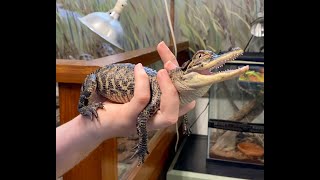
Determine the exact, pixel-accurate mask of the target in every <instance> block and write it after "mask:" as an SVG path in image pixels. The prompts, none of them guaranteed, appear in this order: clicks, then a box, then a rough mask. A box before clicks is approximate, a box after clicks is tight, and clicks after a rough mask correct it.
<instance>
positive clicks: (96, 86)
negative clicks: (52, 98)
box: [78, 48, 248, 165]
mask: <svg viewBox="0 0 320 180" xmlns="http://www.w3.org/2000/svg"><path fill="white" fill-rule="evenodd" d="M242 52H243V51H242V50H241V49H239V48H235V49H233V50H232V51H230V52H228V53H226V54H224V55H216V54H215V53H213V52H211V51H205V50H200V51H198V52H197V53H196V54H195V55H194V56H193V57H192V59H191V60H189V61H188V62H186V63H185V64H184V65H183V67H181V68H180V67H179V68H177V69H174V70H171V71H170V72H169V76H170V78H171V80H172V82H173V84H174V85H175V87H176V89H177V91H178V92H179V96H180V104H181V105H185V104H187V103H190V102H191V101H193V100H195V99H197V98H198V97H201V96H203V95H204V94H205V93H206V92H207V91H208V89H209V88H210V86H211V85H212V84H213V83H217V82H221V81H224V80H227V79H231V78H233V77H236V76H239V75H241V74H242V73H244V72H245V71H246V70H248V67H243V68H240V69H237V70H233V71H230V72H221V73H210V71H211V70H212V69H214V68H218V67H220V66H222V65H223V64H224V63H225V62H226V61H230V60H233V59H235V58H236V57H238V56H239V55H241V54H242ZM134 66H135V65H133V64H129V63H123V64H122V63H119V64H111V65H107V66H105V67H101V68H99V69H97V70H96V71H94V72H92V73H91V74H89V75H88V76H87V77H86V79H85V81H84V83H83V85H82V88H81V94H80V99H79V105H78V110H79V112H80V114H82V115H83V116H86V117H88V118H90V119H91V120H93V118H94V117H95V118H97V119H98V114H97V109H99V108H103V105H102V102H97V101H96V95H98V96H102V97H105V98H107V99H108V100H111V101H114V102H117V103H126V102H129V101H130V100H131V99H132V97H133V95H134ZM144 70H145V71H146V73H147V74H148V76H149V80H150V90H151V100H150V102H149V103H148V105H147V106H146V107H145V109H144V110H143V111H142V112H141V113H140V114H139V115H138V119H137V124H136V126H137V133H138V136H139V142H138V144H137V146H136V147H135V149H136V151H135V153H134V155H133V156H132V157H134V156H135V155H138V157H139V164H138V165H140V164H141V163H144V159H145V155H146V154H148V153H149V152H148V147H147V137H148V134H147V129H146V123H147V121H148V120H149V119H151V118H152V117H153V116H154V115H155V113H156V112H157V111H158V110H159V107H160V96H161V91H160V87H159V84H158V82H157V79H156V76H157V72H156V71H155V70H153V69H150V68H147V67H144ZM185 130H187V131H188V132H189V130H188V129H187V128H186V129H185Z"/></svg>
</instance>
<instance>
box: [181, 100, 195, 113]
mask: <svg viewBox="0 0 320 180" xmlns="http://www.w3.org/2000/svg"><path fill="white" fill-rule="evenodd" d="M195 106H196V101H192V102H191V103H189V104H187V105H185V106H183V107H180V111H179V117H180V116H182V115H185V114H187V112H189V111H190V110H192V109H193V108H194V107H195Z"/></svg>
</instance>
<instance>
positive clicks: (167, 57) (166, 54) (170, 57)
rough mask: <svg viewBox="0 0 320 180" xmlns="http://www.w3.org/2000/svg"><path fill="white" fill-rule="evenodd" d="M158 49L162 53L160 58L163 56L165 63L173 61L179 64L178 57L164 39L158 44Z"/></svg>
mask: <svg viewBox="0 0 320 180" xmlns="http://www.w3.org/2000/svg"><path fill="white" fill-rule="evenodd" d="M157 51H158V53H159V55H160V58H161V60H162V62H163V64H166V63H167V62H168V61H171V62H172V63H173V64H175V65H176V66H179V64H178V61H177V59H176V57H175V56H174V54H172V52H171V51H170V49H169V48H168V46H167V45H166V44H165V43H164V42H163V41H161V42H160V43H159V44H158V46H157Z"/></svg>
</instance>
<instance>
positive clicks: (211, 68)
mask: <svg viewBox="0 0 320 180" xmlns="http://www.w3.org/2000/svg"><path fill="white" fill-rule="evenodd" d="M242 54H243V50H242V49H240V48H233V49H232V50H231V51H230V52H227V53H225V54H222V55H213V56H212V60H211V61H210V62H207V63H205V64H204V65H203V67H201V68H198V70H196V71H195V72H198V73H199V74H202V75H216V74H220V73H224V74H228V73H231V74H233V73H236V74H237V73H240V74H242V71H246V70H247V69H248V67H247V66H244V67H240V68H238V69H223V70H219V69H221V68H222V67H223V66H224V65H225V64H226V63H227V62H229V61H233V60H235V59H236V58H237V57H239V56H241V55H242Z"/></svg>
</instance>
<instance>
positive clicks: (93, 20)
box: [79, 0, 127, 50]
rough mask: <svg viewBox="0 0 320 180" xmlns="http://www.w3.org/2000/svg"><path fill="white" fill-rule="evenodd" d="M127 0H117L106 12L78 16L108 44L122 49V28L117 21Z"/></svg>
mask: <svg viewBox="0 0 320 180" xmlns="http://www.w3.org/2000/svg"><path fill="white" fill-rule="evenodd" d="M126 5H127V0H118V1H117V2H116V4H115V6H114V8H113V9H111V10H109V11H108V12H93V13H90V14H88V15H86V16H84V17H81V18H79V20H80V22H81V23H82V24H84V25H85V26H86V27H88V28H89V29H90V30H91V31H93V32H94V33H96V34H97V35H99V36H100V37H102V38H103V39H105V40H106V41H108V42H109V43H110V44H112V45H114V46H116V47H117V48H119V49H121V50H123V47H122V44H123V36H124V33H123V29H122V26H121V23H120V22H119V20H118V19H119V16H120V13H121V12H122V10H123V8H124V7H125V6H126Z"/></svg>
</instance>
